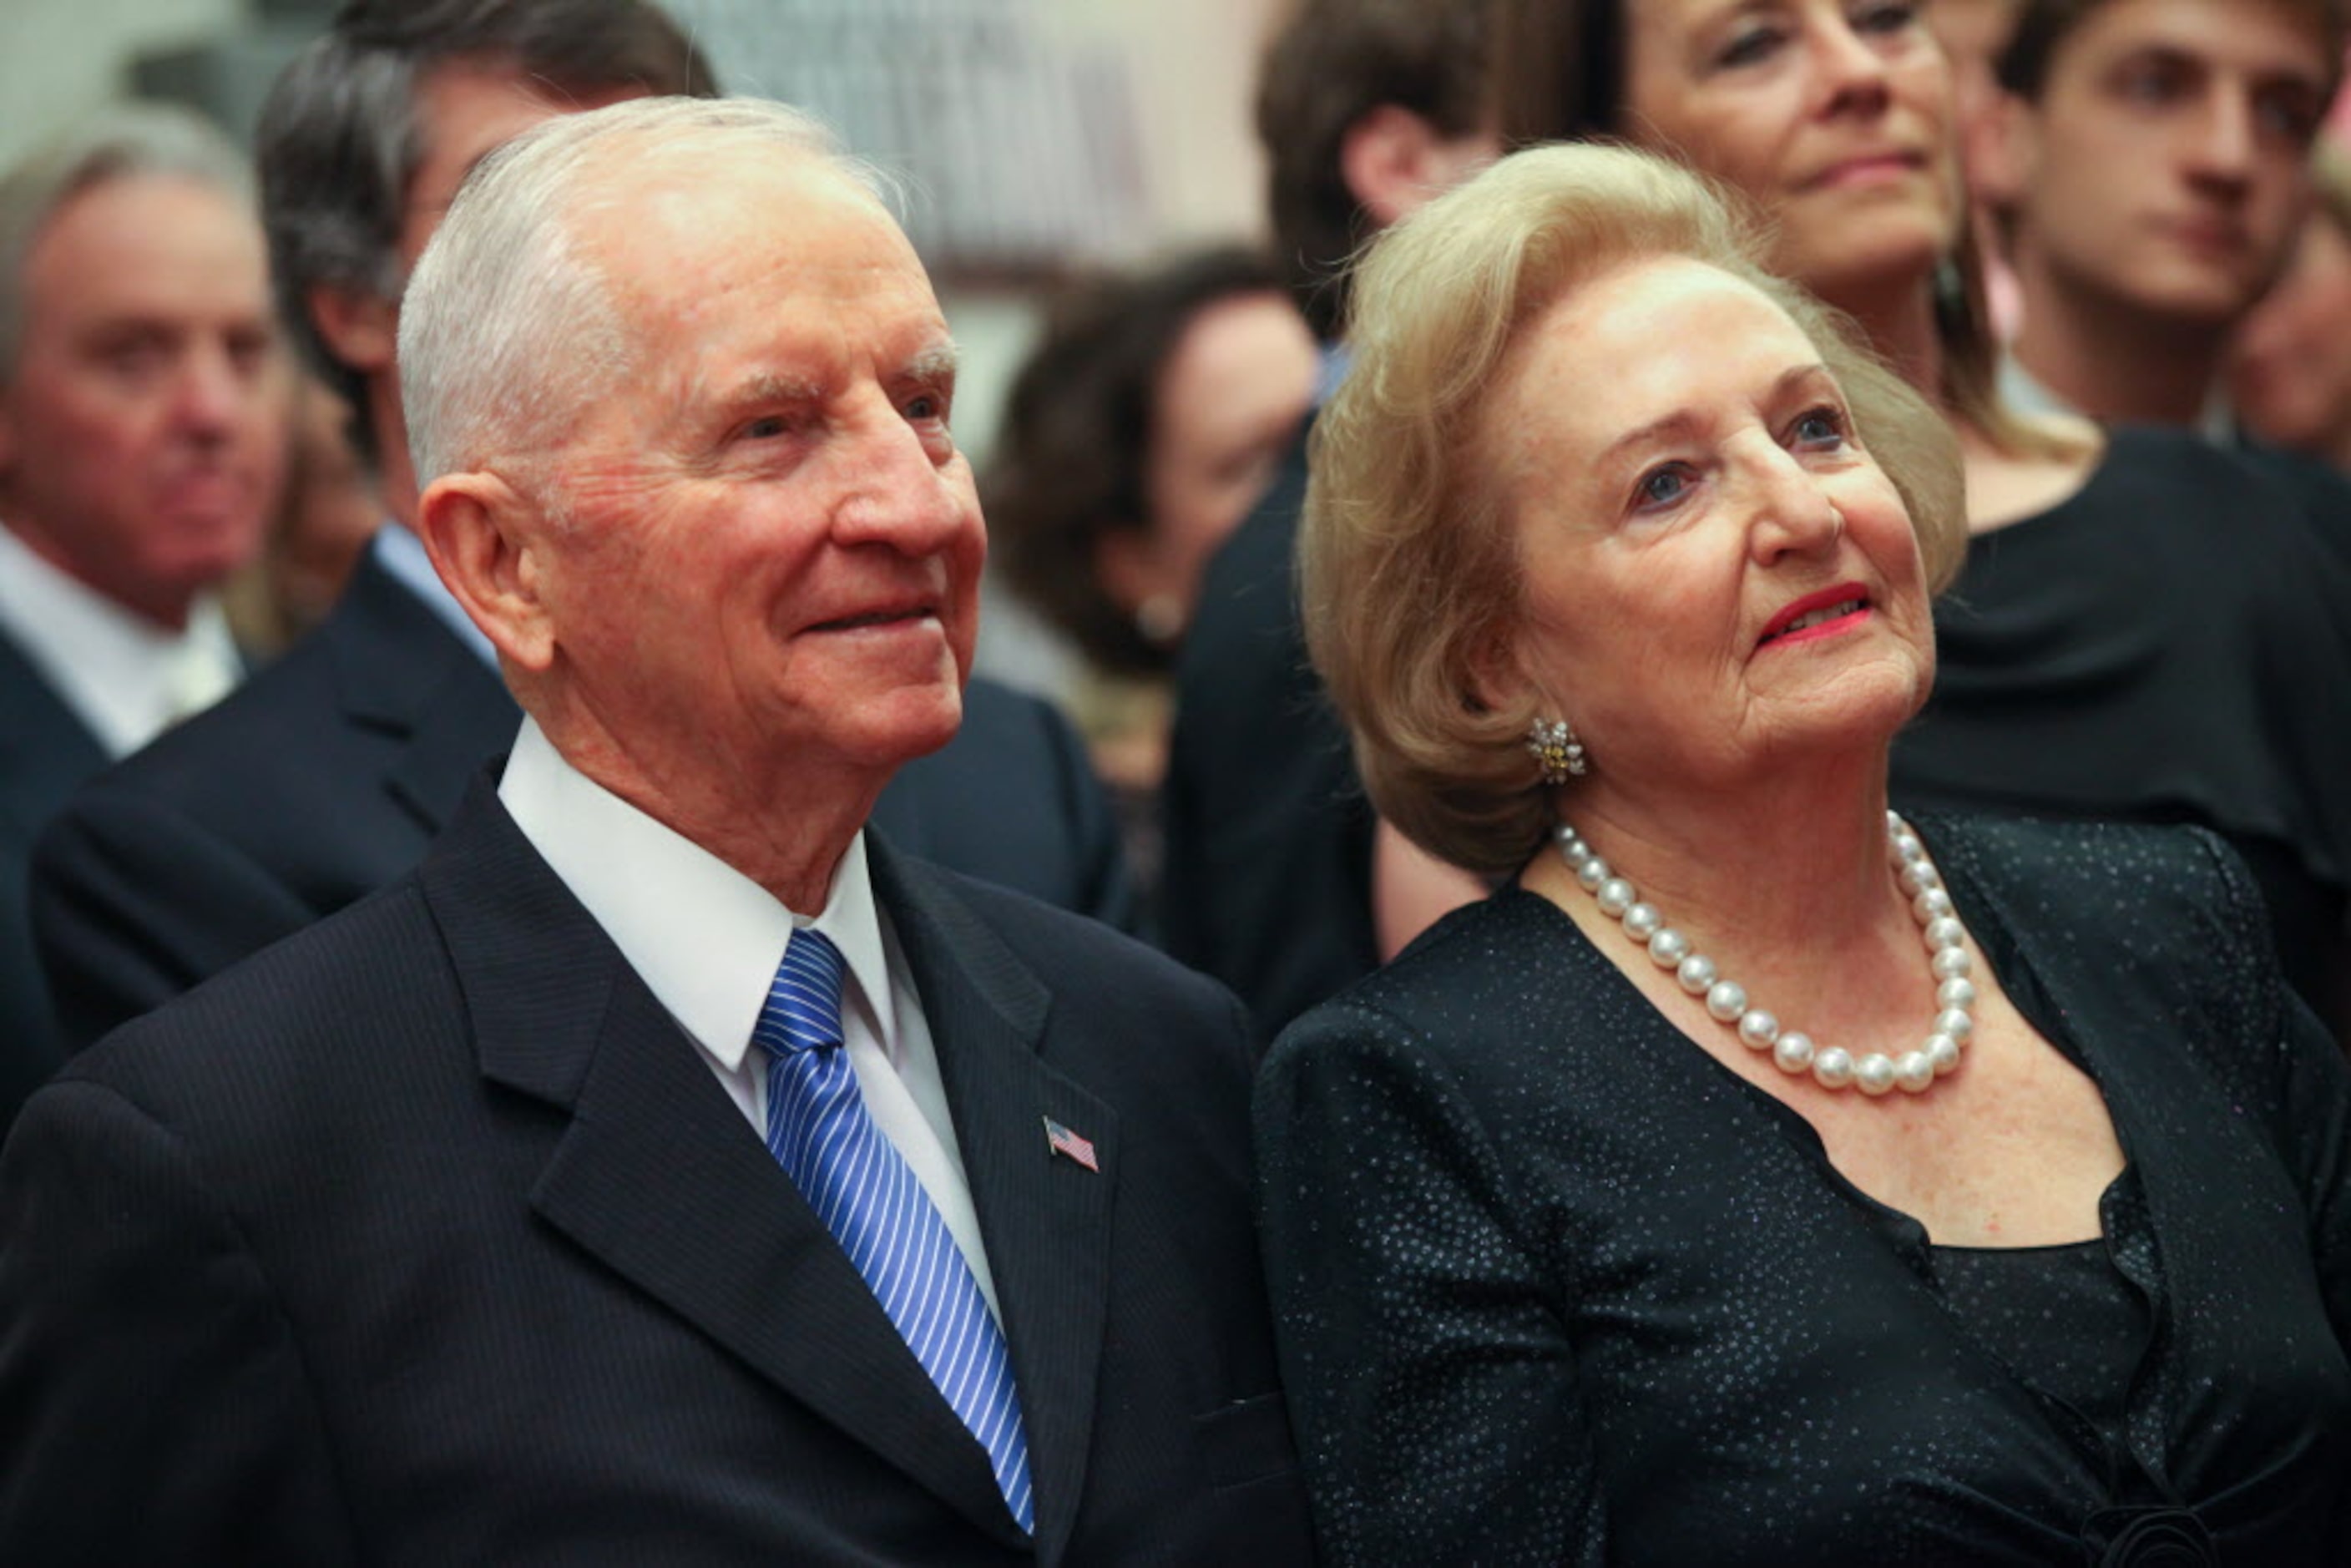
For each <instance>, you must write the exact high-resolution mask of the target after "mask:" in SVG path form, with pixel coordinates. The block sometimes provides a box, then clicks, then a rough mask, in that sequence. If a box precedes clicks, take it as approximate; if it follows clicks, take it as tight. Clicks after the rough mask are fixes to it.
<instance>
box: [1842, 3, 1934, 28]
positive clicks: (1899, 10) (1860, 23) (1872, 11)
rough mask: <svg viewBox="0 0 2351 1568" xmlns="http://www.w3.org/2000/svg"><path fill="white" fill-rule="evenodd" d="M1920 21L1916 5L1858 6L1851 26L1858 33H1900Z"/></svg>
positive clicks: (1853, 13)
mask: <svg viewBox="0 0 2351 1568" xmlns="http://www.w3.org/2000/svg"><path fill="white" fill-rule="evenodd" d="M1917 20H1918V7H1917V5H1914V4H1903V5H1892V4H1887V5H1857V6H1855V7H1854V9H1853V11H1852V13H1851V23H1850V25H1851V26H1852V27H1853V30H1854V31H1855V32H1856V33H1862V34H1869V33H1881V34H1882V33H1899V32H1902V31H1904V30H1905V29H1907V27H1909V26H1911V25H1912V24H1913V23H1915V22H1917Z"/></svg>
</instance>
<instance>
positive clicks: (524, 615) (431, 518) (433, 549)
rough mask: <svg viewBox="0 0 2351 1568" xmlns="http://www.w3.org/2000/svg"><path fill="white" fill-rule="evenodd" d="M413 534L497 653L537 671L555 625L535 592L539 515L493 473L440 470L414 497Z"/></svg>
mask: <svg viewBox="0 0 2351 1568" xmlns="http://www.w3.org/2000/svg"><path fill="white" fill-rule="evenodd" d="M416 532H417V537H418V538H422V539H423V541H424V549H425V553H426V554H428V555H430V556H431V557H432V558H433V570H435V571H437V572H439V573H440V574H441V581H442V582H443V584H444V586H446V587H447V588H448V590H449V591H450V593H451V594H452V595H454V596H455V599H456V601H457V602H458V604H459V605H461V606H462V607H463V608H464V609H465V613H466V615H467V616H468V617H469V618H471V620H472V621H473V622H474V624H475V625H476V626H478V627H480V628H481V629H482V632H483V634H484V635H485V636H486V637H488V638H489V640H490V642H491V643H493V644H495V645H496V648H497V650H498V653H499V654H500V655H501V656H502V657H503V658H504V659H506V660H507V662H509V663H510V664H514V665H515V666H517V668H519V669H523V670H528V671H530V672H531V673H533V674H540V673H543V672H545V671H546V669H547V668H548V666H549V664H553V663H554V659H555V629H554V622H553V621H552V619H551V617H550V616H549V613H548V606H547V604H546V601H545V600H544V598H543V597H542V594H541V589H542V587H543V585H544V582H545V577H544V572H543V568H544V566H545V564H546V562H545V558H544V554H543V552H544V551H545V550H546V549H548V548H549V546H548V539H549V530H548V527H547V522H546V518H545V517H543V516H542V515H541V513H540V512H539V510H538V507H537V506H536V505H535V504H534V503H533V502H531V501H530V500H529V499H528V497H524V496H523V495H522V494H521V493H520V492H518V491H517V490H516V489H515V488H514V486H511V485H508V484H507V482H506V481H505V480H504V479H501V478H499V477H498V476H496V475H495V474H444V475H443V476H441V477H440V478H438V479H435V480H434V481H433V483H432V484H431V485H429V486H426V487H425V491H424V494H423V496H421V497H418V499H417V503H416Z"/></svg>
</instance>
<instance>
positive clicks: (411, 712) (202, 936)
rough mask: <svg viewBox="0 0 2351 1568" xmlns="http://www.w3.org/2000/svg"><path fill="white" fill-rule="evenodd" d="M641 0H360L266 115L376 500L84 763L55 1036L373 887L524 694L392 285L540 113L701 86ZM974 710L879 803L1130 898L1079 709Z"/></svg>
mask: <svg viewBox="0 0 2351 1568" xmlns="http://www.w3.org/2000/svg"><path fill="white" fill-rule="evenodd" d="M715 90H716V88H715V82H714V78H713V77H712V74H711V72H710V69H709V67H708V66H707V64H706V63H705V61H704V59H703V57H702V55H701V54H700V52H699V51H698V50H697V49H696V48H695V46H694V45H693V43H692V42H691V41H690V40H689V39H688V38H687V37H686V36H685V34H684V32H683V31H682V30H681V29H679V28H678V27H677V26H676V25H675V24H674V23H673V22H672V21H671V20H670V18H669V17H667V16H664V14H663V13H662V12H661V11H660V10H659V8H657V7H656V6H653V5H647V4H644V3H643V0H423V3H421V4H420V3H419V0H349V3H348V4H346V5H344V6H343V7H342V9H341V11H340V13H339V14H338V16H337V18H336V22H335V26H334V27H333V28H332V29H331V30H330V31H329V32H328V33H327V34H326V35H325V36H323V37H320V38H319V40H317V41H316V42H315V43H314V44H313V45H312V46H311V47H309V48H308V50H307V51H306V52H305V53H304V54H303V55H301V56H300V57H298V58H297V60H296V61H295V62H294V63H293V65H291V66H290V67H289V68H287V72H286V74H285V75H284V76H283V77H282V78H280V79H279V81H278V82H277V86H276V88H275V89H274V90H273V91H272V93H271V97H270V101H269V104H268V107H267V110H266V113H265V114H264V116H263V122H262V127H261V131H260V144H261V167H262V176H263V179H262V183H263V193H264V200H265V205H266V217H267V220H268V226H269V233H270V241H271V249H272V256H273V261H274V265H275V270H276V274H277V286H278V297H279V298H278V304H279V311H280V314H281V315H282V316H283V317H284V318H285V319H286V322H287V329H288V330H289V331H291V332H293V333H294V335H295V337H296V339H297V340H298V341H299V342H300V343H301V344H302V345H303V346H304V347H305V349H306V350H308V357H309V359H310V360H311V361H312V363H313V364H314V366H315V367H316V368H317V369H318V370H319V373H320V374H321V375H322V376H324V377H326V379H327V380H328V381H329V384H330V385H332V386H334V387H335V388H336V389H337V390H338V391H340V392H341V393H342V395H343V396H344V397H345V399H346V400H347V401H348V402H350V405H351V407H352V408H353V410H354V412H355V413H356V414H357V415H358V417H357V419H356V420H355V422H354V425H353V429H354V432H355V434H357V436H358V437H359V439H360V444H361V445H362V447H364V448H365V449H366V451H367V452H368V454H369V455H371V458H372V459H373V461H374V464H375V466H376V469H377V472H378V475H379V478H380V482H381V490H382V496H383V501H384V506H385V509H386V512H387V514H388V519H389V520H388V522H387V525H386V526H385V527H384V528H382V529H381V531H380V532H379V533H378V535H377V537H376V538H375V540H374V541H373V543H372V545H371V548H370V550H369V552H368V554H367V556H366V557H365V558H364V559H362V561H361V563H360V568H359V570H358V572H357V574H356V576H355V578H354V580H353V581H352V582H351V584H350V588H349V589H348V590H347V591H346V592H345V594H344V596H343V598H342V600H341V601H340V603H339V604H338V605H337V607H336V609H335V611H334V612H333V614H332V615H331V616H329V619H328V621H327V622H326V623H325V624H324V625H322V626H321V627H320V628H319V630H318V632H316V633H315V634H314V635H312V636H311V637H309V638H308V639H307V640H306V641H304V642H303V643H300V644H299V645H298V646H297V647H296V649H295V650H294V651H293V652H292V653H289V654H288V655H287V657H286V658H285V659H284V660H283V661H282V662H281V664H279V666H277V668H275V669H273V670H271V671H269V672H266V673H265V674H263V675H262V676H261V677H260V678H259V679H258V680H256V682H255V683H254V684H253V685H252V686H251V687H250V688H248V689H247V690H246V692H244V693H243V694H241V695H240V697H239V699H238V700H237V701H235V702H234V703H232V704H229V705H227V706H225V707H223V708H222V709H221V710H219V711H218V712H217V713H215V714H213V715H209V716H206V720H205V722H204V723H203V724H200V725H194V726H191V727H188V728H186V729H185V730H184V731H183V732H180V733H177V734H175V735H173V736H172V737H169V741H168V744H166V745H162V746H160V747H154V748H152V750H150V751H149V752H147V753H146V754H144V755H142V756H141V757H139V758H135V759H133V760H132V761H131V762H130V763H128V764H127V765H125V766H124V767H121V768H116V769H113V770H111V771H110V772H108V773H107V774H105V775H104V776H102V777H101V778H99V779H97V780H95V781H94V782H93V783H92V784H91V785H90V786H89V788H88V789H84V790H83V791H81V792H80V793H79V794H78V796H77V797H76V798H75V799H74V800H72V801H71V803H70V804H69V805H68V807H67V809H66V810H65V811H64V812H63V813H62V815H61V816H60V818H59V819H58V821H57V823H56V824H55V826H54V827H53V829H52V830H51V831H50V832H49V833H48V835H47V839H46V840H45V841H44V842H43V844H42V846H41V848H40V850H39V852H38V857H37V862H36V864H35V867H34V871H33V885H34V891H33V894H32V897H33V905H34V921H35V925H36V927H37V936H38V937H39V942H40V948H41V956H42V960H43V963H44V965H45V967H46V968H47V973H48V977H49V980H50V989H51V991H52V992H53V994H54V997H55V1000H56V1005H57V1013H58V1018H59V1022H60V1024H61V1025H62V1027H63V1030H64V1032H65V1034H66V1036H67V1039H68V1043H70V1044H73V1045H76V1046H79V1045H84V1044H87V1043H89V1041H90V1040H94V1039H96V1038H97V1037H98V1036H99V1035H100V1034H103V1033H104V1032H105V1031H106V1030H109V1029H111V1028H113V1027H114V1026H115V1025H117V1024H119V1023H120V1022H122V1021H123V1020H124V1019H129V1018H132V1017H135V1016H137V1015H138V1014H140V1013H141V1012H144V1011H146V1010H147V1009H151V1008H152V1007H155V1006H157V1005H158V1004H160V1003H162V1002H163V1001H165V1000H168V999H169V998H172V997H174V996H176V995H178V994H179V993H180V992H182V991H183V990H185V989H186V988H189V987H190V986H192V985H193V984H195V983H196V982H197V981H199V980H201V979H203V978H204V977H206V976H209V975H212V974H214V973H217V972H218V971H219V970H221V969H223V968H225V967H227V966H228V965H230V964H232V963H234V962H235V961H236V960H237V959H239V958H241V957H243V956H246V955H247V954H249V953H252V952H255V951H256V950H257V949H259V948H260V947H262V946H266V945H267V944H268V943H270V942H274V941H276V940H277V939H278V938H279V937H281V936H286V935H287V934H288V933H289V932H293V931H296V930H298V929H300V928H301V927H302V926H304V925H308V924H309V923H310V922H311V921H313V920H316V919H318V918H319V916H320V915H326V914H329V913H331V912H332V911H334V910H337V909H340V908H341V907H342V906H343V905H345V904H349V903H350V902H351V901H352V900H354V899H356V898H359V897H360V896H361V895H363V894H367V893H371V892H372V891H374V890H375V889H376V888H378V887H381V886H382V885H383V884H384V883H387V882H390V881H391V880H392V878H393V877H395V876H397V875H398V874H400V873H402V872H403V871H406V870H407V869H408V868H409V867H411V866H412V865H413V864H414V863H415V862H416V860H417V858H418V857H419V856H420V855H421V854H422V853H423V849H424V845H425V843H426V842H427V841H429V840H430V838H431V837H432V835H433V834H434V832H435V831H438V830H439V829H440V828H441V827H442V826H443V825H444V823H445V822H447V821H448V820H449V818H450V815H451V813H452V812H453V811H454V810H455V809H456V805H457V802H458V800H459V799H460V798H461V797H462V795H463V793H464V789H465V780H467V779H470V778H471V777H472V775H473V773H474V770H475V768H478V767H479V766H480V765H481V763H482V761H483V759H484V758H487V757H489V756H491V755H492V754H494V753H496V752H499V751H503V750H504V749H505V748H506V747H507V745H508V744H509V743H511V742H512V740H513V738H514V734H515V727H516V724H517V720H518V717H519V715H518V714H517V711H516V709H515V706H514V704H513V702H512V700H511V699H510V698H509V697H508V696H507V693H506V691H505V689H504V688H503V687H502V686H501V685H499V683H498V680H497V676H496V668H495V665H494V664H493V661H492V659H491V656H490V649H489V644H488V643H486V642H485V641H483V640H482V639H481V638H480V636H479V634H478V633H476V632H475V631H474V629H473V627H472V626H471V625H470V624H469V623H467V622H466V621H465V617H464V615H463V613H462V612H459V611H458V610H457V608H456V606H455V603H454V602H453V601H451V600H450V599H449V597H448V595H447V594H446V592H445V591H444V590H443V589H442V587H441V585H440V583H439V582H438V581H437V580H435V579H434V575H433V571H432V569H431V568H430V566H429V565H428V564H426V562H425V560H424V552H423V549H422V547H421V546H420V545H419V544H418V542H417V540H416V538H415V536H414V533H413V525H414V523H415V520H416V516H415V515H416V499H417V495H416V492H417V486H416V481H415V477H414V476H413V473H412V472H411V470H410V467H409V462H408V455H407V451H406V433H405V430H404V428H403V425H402V415H401V407H400V376H399V365H398V363H397V360H396V354H395V341H394V333H395V330H396V328H397V324H398V320H399V299H400V293H399V290H400V286H401V284H402V281H403V280H404V279H405V278H406V277H407V275H408V271H409V269H410V267H413V265H414V264H415V261H416V258H417V256H418V254H419V253H420V252H421V251H422V250H423V247H424V244H425V242H426V241H427V240H428V239H429V238H430V237H431V235H432V234H433V231H434V228H435V227H436V226H437V225H438V224H439V223H440V220H441V214H443V213H444V212H445V211H446V210H447V208H448V205H449V203H450V201H451V200H452V199H453V198H454V197H455V194H456V191H457V187H458V184H459V183H460V182H461V181H462V180H463V179H464V177H465V172H466V171H467V170H468V169H469V168H471V167H472V166H473V165H474V164H475V162H477V161H479V160H480V159H481V157H482V156H483V155H484V154H485V153H486V152H489V151H490V150H491V149H492V148H494V147H496V146H497V145H498V144H499V143H500V142H502V141H505V140H507V138H508V137H510V136H512V135H514V134H516V133H517V131H522V130H525V129H527V128H528V127H529V126H532V125H535V124H538V122H540V121H542V120H547V119H549V118H551V117H553V116H555V115H558V114H562V113H568V112H571V111H573V110H580V109H584V108H591V107H594V106H597V105H600V104H604V103H610V102H613V101H616V100H619V99H627V98H632V97H638V96H642V95H644V94H646V93H691V94H706V93H710V92H712V91H715ZM967 699H968V701H967V717H966V723H965V726H964V728H963V730H962V731H961V732H960V733H959V734H958V736H957V737H956V740H955V741H954V742H953V743H952V744H951V745H950V746H949V747H947V748H946V750H945V751H943V752H941V753H939V754H938V755H936V756H935V757H932V758H925V759H923V760H922V761H921V762H919V763H917V764H916V765H914V767H913V768H910V769H909V770H908V771H906V772H905V773H904V774H902V775H901V776H900V777H899V779H897V780H896V781H895V782H894V783H893V786H892V788H891V789H889V790H888V791H887V792H886V793H885V794H884V796H883V800H882V802H881V803H880V804H879V805H878V806H877V807H876V821H879V822H881V823H883V825H884V826H885V827H887V828H888V829H889V830H890V831H891V832H892V833H893V837H894V838H895V840H896V841H898V843H899V844H900V845H901V847H904V848H908V849H912V850H914V851H915V852H918V853H922V854H925V855H927V856H930V857H931V858H933V859H935V860H938V861H940V862H944V863H946V864H947V865H950V866H953V867H954V868H955V869H956V870H958V871H965V872H969V873H973V874H975V875H978V876H984V877H987V878H989V879H991V880H994V881H1000V882H1003V883H1007V884H1008V885H1009V886H1013V887H1018V888H1019V889H1020V890H1022V891H1023V892H1027V893H1032V894H1037V895H1038V896H1039V897H1041V898H1045V899H1048V900H1050V901H1051V902H1054V903H1058V904H1062V905H1064V906H1065V907H1069V908H1074V909H1078V910H1080V911H1081V912H1083V913H1085V914H1089V915H1096V916H1098V917H1100V918H1102V919H1106V920H1109V921H1111V922H1113V924H1117V925H1133V924H1134V910H1133V908H1132V894H1131V891H1130V888H1129V884H1128V883H1127V879H1126V872H1125V865H1124V860H1123V852H1122V851H1121V850H1120V847H1119V842H1118V837H1117V826H1116V822H1115V819H1114V817H1113V813H1112V810H1111V808H1110V805H1109V802H1108V799H1107V797H1106V796H1105V794H1104V793H1103V791H1102V789H1101V786H1100V785H1099V784H1098V783H1097V781H1096V780H1095V779H1094V777H1093V775H1092V771H1091V770H1090V768H1089V767H1088V765H1087V763H1086V759H1085V756H1084V753H1083V750H1082V747H1081V745H1080V743H1079V742H1078V740H1077V738H1076V737H1075V735H1074V734H1073V732H1072V731H1071V728H1070V727H1069V725H1068V724H1067V723H1066V722H1065V721H1063V720H1062V719H1061V716H1060V715H1059V714H1058V713H1056V712H1055V711H1053V710H1052V709H1050V707H1048V706H1046V705H1045V704H1043V703H1041V702H1040V701H1038V700H1037V699H1035V698H1032V697H1029V696H1026V695H1019V694H1016V693H1013V692H1011V691H1009V690H1008V689H1005V688H1002V687H998V686H991V685H986V684H985V683H975V684H974V685H973V686H972V687H971V688H970V690H969V692H968V693H967Z"/></svg>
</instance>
